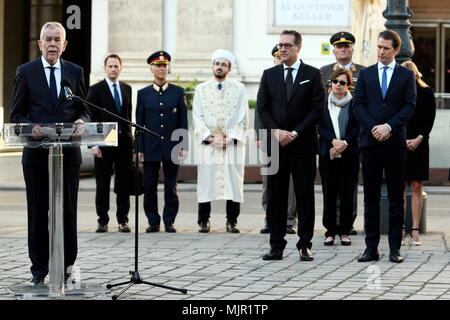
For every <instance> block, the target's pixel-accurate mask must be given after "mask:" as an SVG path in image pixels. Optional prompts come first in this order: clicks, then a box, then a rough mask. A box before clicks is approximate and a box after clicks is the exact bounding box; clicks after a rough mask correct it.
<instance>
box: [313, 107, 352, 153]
mask: <svg viewBox="0 0 450 320" xmlns="http://www.w3.org/2000/svg"><path fill="white" fill-rule="evenodd" d="M347 108H349V110H348V122H347V127H346V129H345V136H343V137H341V140H345V141H347V143H348V147H347V149H345V151H344V152H343V153H342V157H343V158H345V157H346V156H347V155H349V156H351V155H357V154H359V146H358V136H359V130H360V128H361V126H360V124H359V122H358V120H357V119H356V117H355V115H354V113H353V104H352V103H351V102H349V105H348V106H347ZM318 127H319V144H320V152H319V154H320V156H321V157H328V158H329V157H330V149H331V148H332V147H333V144H332V141H333V139H336V134H335V132H334V127H333V122H332V121H331V116H330V111H329V110H328V109H327V111H325V114H324V116H323V118H322V120H321V121H320V123H319V126H318Z"/></svg>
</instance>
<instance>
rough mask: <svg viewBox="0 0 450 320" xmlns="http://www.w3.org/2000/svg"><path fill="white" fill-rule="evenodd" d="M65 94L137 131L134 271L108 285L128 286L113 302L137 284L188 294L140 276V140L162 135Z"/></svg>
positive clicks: (68, 93) (135, 137)
mask: <svg viewBox="0 0 450 320" xmlns="http://www.w3.org/2000/svg"><path fill="white" fill-rule="evenodd" d="M66 88H67V89H66ZM64 90H65V93H66V98H67V100H69V101H71V100H75V101H79V102H82V103H85V104H87V105H88V106H91V107H93V108H95V109H97V110H100V111H101V112H103V113H106V114H109V115H110V116H112V117H113V118H115V119H117V120H118V121H120V122H123V123H126V124H128V125H130V126H132V127H133V128H134V129H135V131H134V150H135V164H136V165H135V170H134V174H135V179H134V180H135V182H134V183H135V189H134V190H135V202H136V205H135V229H136V230H135V238H134V271H130V275H131V279H130V280H129V281H126V282H121V283H116V284H108V285H106V288H107V289H111V288H114V287H118V286H123V285H127V286H126V287H125V288H124V289H123V290H122V291H120V292H119V294H117V295H114V296H113V297H112V299H113V300H117V299H118V298H119V297H120V296H121V295H122V294H124V293H125V291H127V290H128V289H130V288H131V287H132V286H133V285H135V284H146V285H150V286H155V287H160V288H164V289H168V290H174V291H178V292H181V293H183V294H186V293H187V290H186V289H180V288H175V287H170V286H166V285H163V284H159V283H153V282H148V281H144V280H143V279H142V277H141V275H140V274H139V259H138V257H139V232H138V229H139V195H138V190H139V156H138V145H139V144H138V143H139V141H138V139H139V136H140V134H141V133H142V132H143V133H146V134H150V135H153V136H155V137H158V138H159V137H160V135H158V134H157V133H155V132H153V131H151V130H149V129H147V128H144V127H142V126H140V125H138V124H136V123H134V122H131V121H129V120H127V119H125V118H122V117H121V116H118V115H117V114H115V113H113V112H110V111H108V110H106V109H103V108H100V107H99V106H96V105H95V104H93V103H91V102H89V101H87V100H85V99H83V98H81V97H78V96H76V95H74V94H73V93H72V92H71V90H70V87H65V88H64Z"/></svg>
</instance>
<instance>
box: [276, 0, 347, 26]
mask: <svg viewBox="0 0 450 320" xmlns="http://www.w3.org/2000/svg"><path fill="white" fill-rule="evenodd" d="M274 1H275V26H307V27H329V26H339V27H348V26H349V25H350V1H348V0H314V1H311V0H274Z"/></svg>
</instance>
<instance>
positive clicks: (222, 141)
mask: <svg viewBox="0 0 450 320" xmlns="http://www.w3.org/2000/svg"><path fill="white" fill-rule="evenodd" d="M209 142H210V143H211V145H212V146H213V147H214V148H216V149H219V150H225V149H226V148H227V146H228V145H229V144H230V143H232V142H233V139H231V138H230V137H227V136H220V135H218V136H213V137H211V138H209Z"/></svg>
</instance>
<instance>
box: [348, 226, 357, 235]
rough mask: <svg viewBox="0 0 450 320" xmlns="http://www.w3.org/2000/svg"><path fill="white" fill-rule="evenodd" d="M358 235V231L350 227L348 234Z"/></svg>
mask: <svg viewBox="0 0 450 320" xmlns="http://www.w3.org/2000/svg"><path fill="white" fill-rule="evenodd" d="M356 235H358V232H356V230H355V228H353V227H352V230H350V233H349V236H356Z"/></svg>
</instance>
